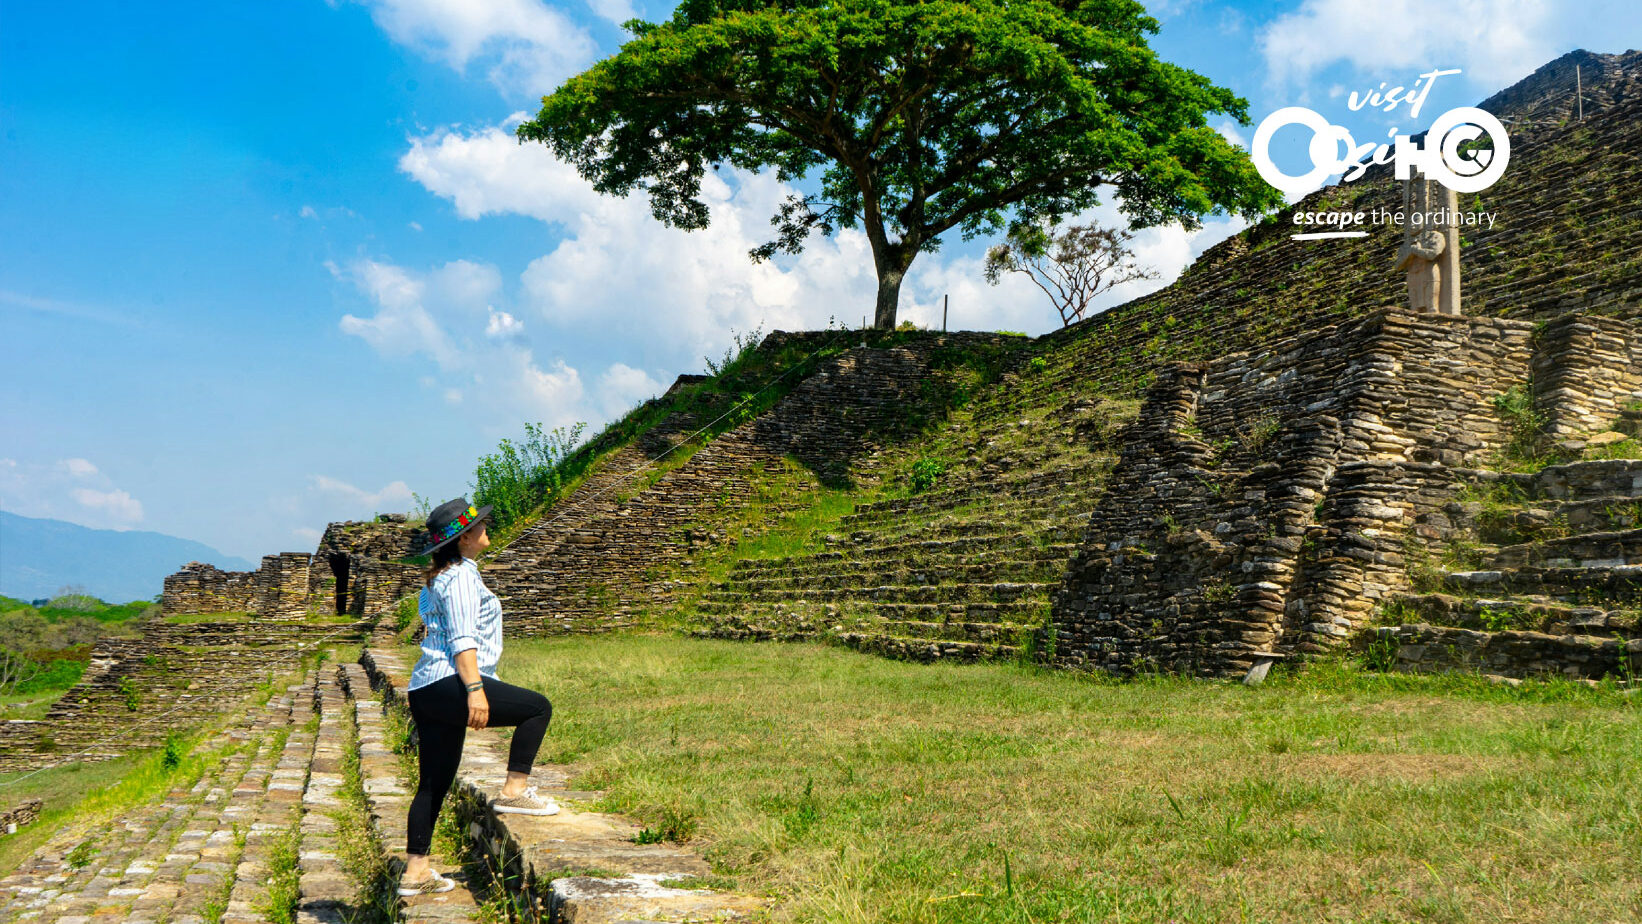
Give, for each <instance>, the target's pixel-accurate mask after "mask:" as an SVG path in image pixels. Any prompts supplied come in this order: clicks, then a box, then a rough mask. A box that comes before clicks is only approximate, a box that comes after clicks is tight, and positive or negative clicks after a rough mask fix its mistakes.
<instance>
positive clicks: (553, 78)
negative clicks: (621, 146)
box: [362, 0, 619, 98]
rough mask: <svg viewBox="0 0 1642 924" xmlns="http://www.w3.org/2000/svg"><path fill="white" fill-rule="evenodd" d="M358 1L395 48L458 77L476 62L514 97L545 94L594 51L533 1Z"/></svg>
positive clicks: (578, 31)
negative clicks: (435, 63) (450, 70)
mask: <svg viewBox="0 0 1642 924" xmlns="http://www.w3.org/2000/svg"><path fill="white" fill-rule="evenodd" d="M362 2H364V3H365V4H366V5H367V6H369V7H370V10H371V18H372V19H374V20H375V21H376V24H377V25H378V26H380V27H381V29H382V31H384V32H386V33H387V34H388V36H389V37H390V38H392V39H393V40H394V41H395V42H398V43H399V44H401V45H405V46H407V47H409V48H413V49H415V50H416V51H418V52H420V53H422V54H425V55H428V56H429V57H433V58H436V59H439V60H442V61H444V62H445V63H446V64H447V65H449V66H450V67H451V68H453V69H454V70H456V71H457V72H458V73H464V74H465V73H466V72H467V69H468V65H469V64H472V63H478V64H480V65H481V66H484V67H486V68H487V70H486V75H487V76H488V77H489V78H490V81H491V83H493V84H495V85H496V87H497V88H498V89H499V90H501V91H502V92H503V93H504V94H506V95H508V96H509V97H513V98H519V97H528V98H535V97H540V96H542V95H544V94H547V93H550V92H552V91H553V90H554V89H555V88H556V87H557V86H558V85H559V84H560V83H561V82H563V81H564V79H565V78H566V77H569V76H570V75H571V74H574V73H575V72H576V71H578V70H580V69H581V68H582V67H583V66H584V65H586V64H587V63H588V62H590V61H592V60H593V56H594V54H595V53H596V51H597V47H596V45H595V44H594V42H593V39H592V37H591V36H590V35H588V33H587V30H585V29H583V28H581V27H580V26H578V25H576V24H575V23H574V22H572V21H571V20H570V18H569V17H567V16H566V15H565V14H564V13H562V12H560V11H559V10H557V9H554V8H553V7H551V6H549V5H547V4H546V3H542V2H540V0H485V2H482V3H480V2H474V0H362ZM604 2H606V3H608V2H610V0H604ZM617 2H619V0H617Z"/></svg>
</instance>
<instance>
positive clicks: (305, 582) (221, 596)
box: [160, 514, 422, 620]
mask: <svg viewBox="0 0 1642 924" xmlns="http://www.w3.org/2000/svg"><path fill="white" fill-rule="evenodd" d="M421 536H422V530H421V529H420V528H417V527H411V526H408V525H406V522H405V517H404V516H403V515H402V514H383V515H382V516H380V517H378V518H377V520H376V521H374V522H345V523H332V524H330V525H329V526H328V527H327V528H326V530H325V534H324V536H323V537H322V538H321V539H320V541H319V547H318V549H317V550H316V551H314V552H312V553H308V552H281V553H279V554H277V555H265V556H263V559H262V566H261V567H260V568H258V569H257V570H256V571H222V570H220V569H218V568H216V567H215V566H213V565H209V564H204V563H201V562H189V563H188V564H187V565H184V566H183V569H182V570H181V571H179V572H177V573H176V574H173V575H171V576H170V577H167V578H166V579H165V589H164V592H163V593H162V594H161V595H160V607H161V611H162V612H164V613H166V614H167V615H176V614H184V613H250V614H252V615H254V616H261V617H263V618H265V619H271V620H298V619H305V618H307V617H309V616H310V615H337V616H346V615H351V616H363V615H364V614H366V613H375V612H378V611H381V610H383V609H386V608H387V607H388V606H390V605H392V604H393V602H394V601H396V600H398V599H399V598H400V597H402V596H404V595H405V594H408V593H411V592H413V591H414V590H415V589H416V587H417V586H419V585H420V583H421V580H422V578H421V569H420V568H419V567H418V566H416V565H413V564H407V563H405V562H403V561H401V559H404V558H409V557H411V556H412V555H414V554H415V553H416V552H417V551H418V550H419V544H420V541H421Z"/></svg>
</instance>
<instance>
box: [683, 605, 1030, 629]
mask: <svg viewBox="0 0 1642 924" xmlns="http://www.w3.org/2000/svg"><path fill="white" fill-rule="evenodd" d="M1048 607H1049V603H1048V601H1046V600H1013V601H1010V602H1008V603H996V602H992V603H973V602H958V603H894V602H889V603H886V602H872V603H866V604H855V605H840V604H837V603H805V604H786V603H773V604H772V603H762V602H751V603H749V602H737V603H710V602H702V603H697V604H696V611H697V612H698V613H701V614H702V615H704V616H708V617H716V616H736V615H742V616H746V617H748V618H754V619H777V620H780V619H788V618H792V617H794V616H799V617H803V618H807V619H812V620H814V621H816V625H817V631H819V628H820V627H821V626H823V625H826V624H831V623H835V622H837V620H838V618H839V617H840V616H843V615H850V616H865V617H867V618H873V619H887V620H895V619H902V620H908V621H911V622H954V621H955V622H978V623H1032V622H1034V621H1039V620H1041V619H1042V618H1043V616H1044V615H1045V614H1046V613H1047V612H1048Z"/></svg>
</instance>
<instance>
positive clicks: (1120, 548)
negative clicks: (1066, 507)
mask: <svg viewBox="0 0 1642 924" xmlns="http://www.w3.org/2000/svg"><path fill="white" fill-rule="evenodd" d="M1560 324H1561V325H1562V326H1561V327H1560V328H1557V327H1554V326H1553V325H1548V326H1547V330H1553V329H1555V330H1558V331H1562V330H1566V331H1567V332H1568V333H1569V335H1568V336H1561V335H1559V336H1552V337H1548V338H1543V339H1542V340H1541V342H1540V343H1539V344H1538V345H1537V347H1536V344H1535V343H1534V339H1535V338H1534V336H1533V334H1534V325H1533V324H1530V323H1527V322H1522V321H1510V320H1504V319H1490V318H1472V317H1457V318H1450V317H1442V316H1437V315H1424V314H1413V313H1411V312H1407V311H1404V310H1401V309H1382V310H1380V311H1376V312H1374V313H1372V314H1370V315H1367V316H1365V317H1363V318H1361V319H1359V320H1355V321H1349V322H1344V323H1341V324H1337V325H1333V326H1331V327H1329V328H1327V329H1324V330H1322V331H1319V332H1317V333H1316V334H1313V335H1311V336H1308V337H1296V338H1290V339H1287V340H1284V341H1280V342H1278V343H1275V344H1272V346H1271V348H1270V349H1269V350H1268V351H1266V352H1264V353H1262V354H1259V355H1250V354H1248V353H1234V354H1231V355H1229V356H1226V357H1224V358H1222V359H1220V360H1218V361H1215V362H1212V363H1202V364H1178V365H1176V366H1172V367H1168V368H1166V369H1164V370H1163V371H1161V372H1160V374H1159V375H1158V377H1157V380H1156V382H1155V383H1154V385H1153V386H1152V387H1151V389H1150V390H1149V391H1148V393H1147V396H1146V401H1145V405H1144V406H1143V408H1142V410H1141V415H1140V417H1139V419H1138V420H1137V421H1136V422H1135V424H1134V425H1133V426H1132V427H1131V428H1130V430H1129V431H1128V432H1127V433H1126V434H1125V437H1124V441H1125V446H1124V448H1123V450H1122V453H1121V458H1120V462H1119V464H1118V466H1117V467H1116V468H1115V469H1114V471H1113V474H1112V478H1111V481H1110V483H1109V487H1108V489H1107V492H1106V494H1105V496H1104V498H1103V500H1102V502H1101V503H1100V505H1099V506H1098V507H1097V509H1096V511H1095V513H1094V516H1093V517H1092V518H1091V521H1090V526H1089V532H1088V534H1087V536H1086V537H1085V540H1084V542H1083V548H1082V550H1081V551H1080V552H1079V553H1078V554H1077V555H1076V556H1075V557H1074V559H1073V561H1072V563H1071V567H1070V570H1069V572H1068V575H1067V579H1066V582H1065V584H1064V585H1063V587H1062V590H1061V592H1060V594H1059V595H1058V596H1057V598H1056V602H1055V608H1054V622H1055V626H1056V630H1057V631H1056V639H1055V642H1056V657H1057V660H1059V661H1061V662H1062V663H1064V664H1067V665H1070V666H1093V667H1101V668H1105V669H1108V670H1116V671H1127V670H1131V669H1134V668H1136V667H1141V666H1147V665H1149V666H1153V667H1161V668H1166V669H1172V670H1181V671H1189V672H1193V673H1201V674H1223V673H1228V672H1234V671H1239V670H1243V669H1246V668H1247V667H1248V666H1250V665H1251V664H1252V663H1253V659H1254V656H1255V653H1257V652H1262V651H1268V650H1276V651H1279V652H1291V653H1292V652H1309V651H1318V650H1323V649H1325V648H1327V647H1329V646H1330V645H1332V644H1335V643H1336V640H1338V639H1340V638H1343V637H1345V636H1347V635H1349V634H1351V633H1352V632H1353V631H1354V630H1355V629H1357V628H1360V626H1361V622H1362V618H1363V615H1364V614H1365V613H1366V612H1368V611H1369V610H1371V609H1372V608H1373V607H1374V606H1375V604H1376V603H1377V601H1378V600H1380V599H1381V598H1382V597H1383V596H1384V595H1385V594H1386V593H1387V592H1388V591H1389V590H1390V589H1392V588H1395V587H1398V586H1400V584H1402V583H1403V581H1404V579H1403V577H1402V575H1403V571H1404V568H1403V562H1402V558H1401V546H1402V541H1403V538H1404V536H1405V535H1406V534H1407V532H1408V530H1410V529H1411V528H1423V529H1425V530H1426V532H1428V533H1429V532H1437V533H1440V532H1441V524H1440V516H1439V517H1438V518H1437V519H1436V520H1433V519H1432V515H1433V514H1434V513H1435V512H1436V511H1438V510H1439V508H1440V507H1441V505H1442V503H1444V502H1445V501H1446V499H1447V498H1449V497H1451V496H1452V494H1453V492H1454V491H1455V490H1457V488H1458V484H1459V482H1460V480H1461V479H1460V477H1459V475H1460V474H1462V473H1463V471H1464V470H1465V467H1467V466H1471V465H1475V464H1478V463H1480V462H1482V461H1483V460H1484V459H1485V458H1487V457H1488V456H1489V455H1491V454H1492V453H1495V452H1498V451H1499V450H1500V449H1501V448H1502V445H1503V443H1504V441H1505V439H1506V438H1507V436H1508V434H1507V432H1506V430H1505V428H1504V426H1503V425H1502V423H1501V421H1500V419H1499V416H1498V414H1497V412H1496V410H1495V407H1494V404H1493V399H1494V398H1495V396H1497V395H1500V394H1502V393H1504V391H1505V390H1506V389H1507V388H1509V387H1510V386H1512V385H1527V384H1528V381H1529V376H1530V372H1531V371H1532V370H1533V369H1535V368H1540V369H1542V370H1543V369H1552V368H1555V369H1558V370H1562V372H1561V373H1560V375H1559V378H1558V387H1557V388H1555V389H1546V390H1542V391H1541V390H1537V389H1536V394H1537V396H1538V397H1539V399H1540V400H1541V402H1542V406H1543V407H1544V408H1545V409H1546V410H1547V411H1548V412H1550V413H1553V414H1556V415H1559V416H1560V418H1561V419H1565V420H1572V419H1576V418H1577V417H1578V413H1580V412H1579V411H1578V409H1579V408H1584V409H1586V410H1587V411H1591V409H1592V408H1596V407H1613V408H1617V407H1618V406H1620V405H1622V404H1623V403H1624V402H1625V401H1627V400H1633V399H1634V398H1636V397H1638V395H1637V393H1636V390H1635V384H1634V380H1630V379H1626V378H1624V373H1621V374H1619V375H1617V376H1616V375H1615V374H1614V373H1613V372H1612V371H1611V368H1610V364H1609V363H1608V362H1606V361H1604V362H1601V363H1597V364H1589V363H1582V362H1580V361H1578V357H1580V356H1583V355H1587V354H1588V352H1589V343H1588V342H1586V340H1588V337H1587V338H1586V339H1585V340H1582V338H1581V337H1580V336H1573V334H1576V333H1582V325H1581V324H1580V323H1579V322H1576V321H1573V320H1564V321H1562V322H1560ZM1591 327H1592V328H1593V329H1598V330H1601V331H1602V332H1604V335H1605V338H1606V340H1605V342H1606V343H1607V345H1608V346H1609V348H1610V352H1615V353H1616V355H1634V354H1633V353H1631V352H1630V351H1633V350H1635V349H1636V348H1637V347H1638V346H1639V345H1642V343H1639V340H1638V337H1637V334H1636V330H1635V327H1634V325H1632V324H1629V323H1628V322H1619V321H1614V320H1612V319H1603V321H1602V322H1600V327H1598V326H1597V325H1591ZM1621 366H1623V364H1621ZM1633 368H1634V367H1633ZM1628 384H1629V390H1628V391H1627V390H1626V389H1627V385H1628ZM1602 402H1606V403H1605V404H1604V403H1602ZM1591 413H1592V414H1594V416H1593V417H1591V418H1590V419H1592V420H1596V419H1598V418H1600V417H1601V413H1598V412H1595V411H1591ZM1606 423H1607V421H1602V422H1601V423H1600V424H1592V425H1590V426H1586V427H1583V428H1582V430H1584V431H1585V432H1588V431H1590V430H1592V429H1604V428H1605V424H1606Z"/></svg>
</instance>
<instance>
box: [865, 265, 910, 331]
mask: <svg viewBox="0 0 1642 924" xmlns="http://www.w3.org/2000/svg"><path fill="white" fill-rule="evenodd" d="M905 275H906V273H905V271H903V270H898V269H880V270H879V271H878V306H877V308H876V309H875V310H874V311H873V314H872V326H873V327H876V328H878V329H880V330H894V329H895V312H896V310H897V309H898V308H899V307H900V305H901V279H902V278H903V277H904V276H905Z"/></svg>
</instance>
